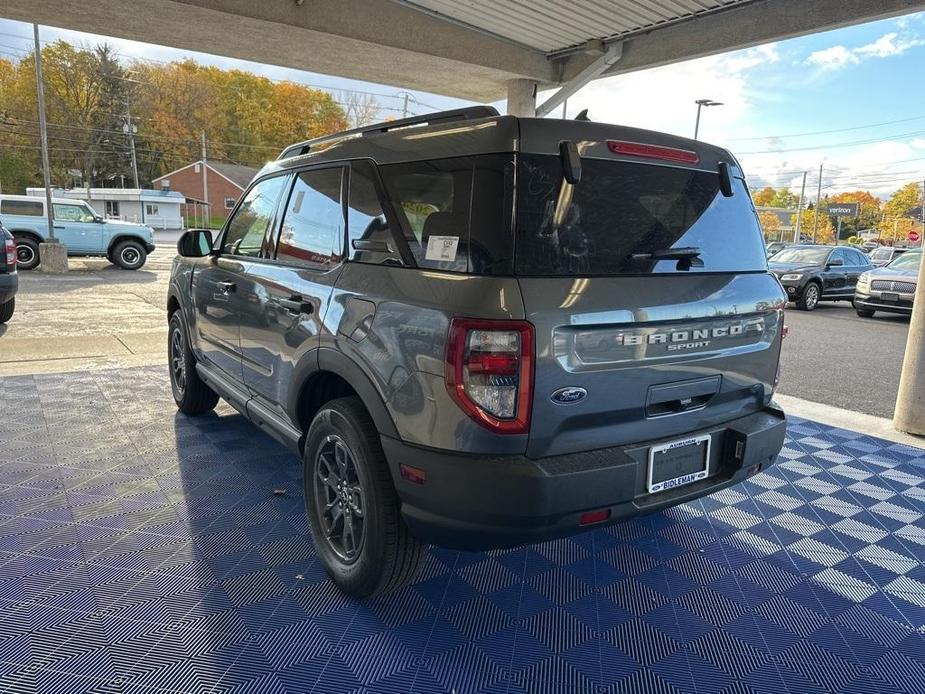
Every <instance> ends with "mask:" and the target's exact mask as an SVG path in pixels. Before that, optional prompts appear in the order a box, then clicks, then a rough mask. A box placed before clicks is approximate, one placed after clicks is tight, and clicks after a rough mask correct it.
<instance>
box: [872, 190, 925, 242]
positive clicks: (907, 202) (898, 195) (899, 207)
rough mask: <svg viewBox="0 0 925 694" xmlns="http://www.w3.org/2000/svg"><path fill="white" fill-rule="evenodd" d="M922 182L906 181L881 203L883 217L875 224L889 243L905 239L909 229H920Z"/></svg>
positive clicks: (881, 235)
mask: <svg viewBox="0 0 925 694" xmlns="http://www.w3.org/2000/svg"><path fill="white" fill-rule="evenodd" d="M921 206H922V184H921V183H907V184H906V185H904V186H903V187H902V188H900V189H899V190H897V191H896V192H895V193H893V195H891V196H890V199H889V200H887V201H886V202H885V203H884V205H883V219H882V220H881V221H880V223H879V224H878V225H877V229H878V230H879V231H880V237H881V238H882V239H884V240H886V241H888V242H890V243H895V242H896V241H901V240H902V239H905V238H906V236H907V235H908V234H909V232H910V231H913V230H915V231H919V232H921V231H922V223H921V217H920V216H919V215H916V214H915V211H916V208H919V210H918V211H919V212H921Z"/></svg>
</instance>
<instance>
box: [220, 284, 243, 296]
mask: <svg viewBox="0 0 925 694" xmlns="http://www.w3.org/2000/svg"><path fill="white" fill-rule="evenodd" d="M218 288H219V289H220V290H221V292H222V294H230V293H231V292H233V291H236V290H237V289H238V285H236V284H235V283H234V282H219V283H218Z"/></svg>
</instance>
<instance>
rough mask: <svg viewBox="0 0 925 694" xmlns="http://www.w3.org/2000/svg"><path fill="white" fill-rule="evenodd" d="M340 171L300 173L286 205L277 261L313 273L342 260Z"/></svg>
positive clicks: (342, 233)
mask: <svg viewBox="0 0 925 694" xmlns="http://www.w3.org/2000/svg"><path fill="white" fill-rule="evenodd" d="M342 177H343V169H342V168H340V167H337V168H330V169H314V170H311V171H303V172H302V173H300V174H299V175H298V176H297V177H296V179H295V184H294V185H293V187H292V193H290V195H289V202H288V204H287V205H286V213H285V216H284V217H283V226H282V229H281V230H280V234H279V244H278V246H277V255H276V257H277V259H278V260H280V261H282V262H286V263H291V264H294V265H300V266H303V267H307V268H311V269H315V270H327V269H328V268H330V267H333V266H335V265H337V264H338V263H339V262H340V261H341V259H342V258H343V243H344V208H343V205H342V204H341V180H342Z"/></svg>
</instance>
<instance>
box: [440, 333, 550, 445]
mask: <svg viewBox="0 0 925 694" xmlns="http://www.w3.org/2000/svg"><path fill="white" fill-rule="evenodd" d="M533 342H534V340H533V326H532V325H531V324H530V323H527V322H526V321H511V320H477V319H474V318H454V319H453V320H452V322H451V323H450V330H449V334H448V336H447V347H446V387H447V389H448V390H449V392H450V395H451V396H452V398H453V400H455V401H456V404H457V405H459V406H460V408H462V410H463V411H464V412H465V413H466V414H468V415H469V416H470V417H472V419H474V420H475V421H477V422H478V423H479V424H481V425H482V426H484V427H487V428H488V429H491V430H492V431H494V432H497V433H499V434H525V433H527V432H528V431H529V429H530V409H531V404H532V400H533Z"/></svg>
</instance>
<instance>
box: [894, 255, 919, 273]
mask: <svg viewBox="0 0 925 694" xmlns="http://www.w3.org/2000/svg"><path fill="white" fill-rule="evenodd" d="M921 262H922V254H921V253H903V254H902V255H901V256H899V257H898V258H897V259H896V260H894V261H893V262H892V263H890V264H889V265H887V267H889V268H892V269H894V270H917V269H918V267H919V264H921Z"/></svg>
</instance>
